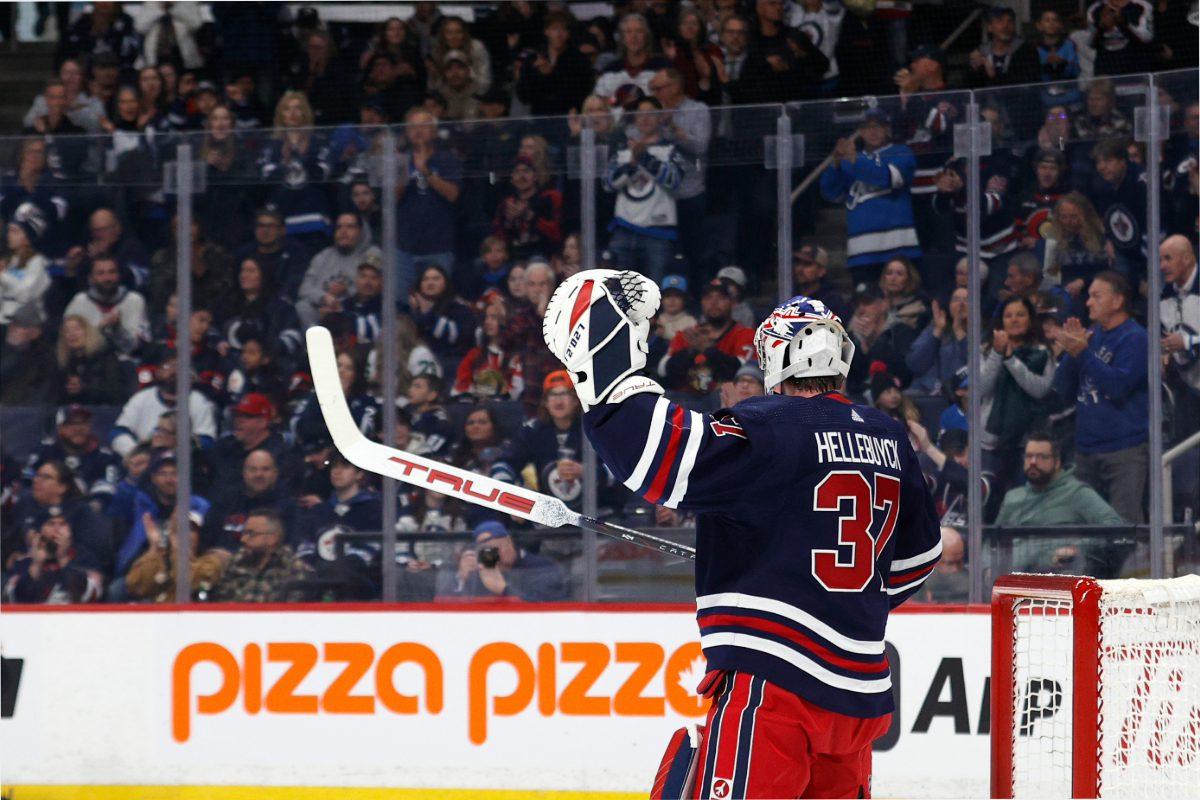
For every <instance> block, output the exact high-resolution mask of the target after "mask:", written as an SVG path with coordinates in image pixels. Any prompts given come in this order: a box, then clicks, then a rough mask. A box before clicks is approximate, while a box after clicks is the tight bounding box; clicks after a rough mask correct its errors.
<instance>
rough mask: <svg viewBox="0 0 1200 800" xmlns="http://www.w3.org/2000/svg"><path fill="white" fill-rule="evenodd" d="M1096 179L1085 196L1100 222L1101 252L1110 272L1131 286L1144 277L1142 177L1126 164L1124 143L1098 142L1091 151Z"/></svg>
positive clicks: (1144, 215) (1120, 140)
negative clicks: (1108, 261) (1103, 240)
mask: <svg viewBox="0 0 1200 800" xmlns="http://www.w3.org/2000/svg"><path fill="white" fill-rule="evenodd" d="M1092 159H1093V160H1094V161H1095V163H1096V177H1095V178H1094V179H1093V180H1092V183H1091V186H1090V187H1089V188H1088V191H1087V195H1088V197H1089V199H1091V201H1092V202H1093V203H1094V204H1095V206H1096V212H1097V213H1098V214H1099V215H1100V219H1102V220H1103V221H1104V234H1105V237H1106V238H1107V239H1108V241H1107V243H1106V245H1105V250H1106V251H1107V252H1108V254H1109V257H1110V258H1111V259H1112V263H1113V269H1115V270H1116V271H1118V272H1121V273H1123V274H1124V275H1125V276H1126V277H1127V278H1128V279H1129V280H1130V281H1131V282H1132V283H1133V284H1134V285H1135V286H1136V285H1137V283H1138V282H1139V281H1140V280H1142V279H1143V278H1144V277H1145V275H1146V256H1145V253H1144V251H1143V249H1142V248H1143V247H1144V246H1145V236H1146V176H1145V173H1144V172H1143V171H1142V169H1141V167H1139V166H1137V165H1136V164H1133V163H1131V162H1130V161H1129V142H1128V140H1126V139H1117V138H1111V139H1102V140H1100V141H1099V142H1098V143H1097V144H1096V146H1095V147H1094V148H1092Z"/></svg>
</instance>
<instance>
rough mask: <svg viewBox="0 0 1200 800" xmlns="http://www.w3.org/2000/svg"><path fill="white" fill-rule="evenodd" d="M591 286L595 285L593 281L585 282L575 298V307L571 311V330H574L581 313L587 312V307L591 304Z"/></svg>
mask: <svg viewBox="0 0 1200 800" xmlns="http://www.w3.org/2000/svg"><path fill="white" fill-rule="evenodd" d="M593 285H595V281H586V282H585V283H584V284H583V288H582V289H580V290H579V295H578V296H577V297H576V298H575V307H574V308H572V309H571V330H574V329H575V323H576V322H579V318H580V317H582V316H583V312H585V311H587V308H588V305H590V304H591V302H592V286H593Z"/></svg>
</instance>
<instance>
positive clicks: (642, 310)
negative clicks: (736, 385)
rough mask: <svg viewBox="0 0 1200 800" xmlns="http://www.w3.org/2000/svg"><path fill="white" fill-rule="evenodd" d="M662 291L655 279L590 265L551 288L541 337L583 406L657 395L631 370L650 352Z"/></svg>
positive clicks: (653, 386)
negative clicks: (552, 292)
mask: <svg viewBox="0 0 1200 800" xmlns="http://www.w3.org/2000/svg"><path fill="white" fill-rule="evenodd" d="M661 300H662V296H661V295H660V293H659V291H658V287H657V286H656V285H655V284H654V281H652V280H650V279H649V278H647V277H645V276H644V275H640V274H638V273H636V272H630V271H628V270H624V271H619V270H613V269H590V270H586V271H584V272H580V273H577V274H575V275H572V276H571V277H569V278H567V279H566V280H565V281H563V282H562V285H561V286H559V287H558V288H557V289H555V290H554V295H553V296H552V297H551V298H550V303H549V305H547V306H546V317H545V319H543V320H542V337H543V338H544V339H545V340H546V346H547V347H549V348H550V352H551V353H553V354H554V355H555V357H557V358H558V360H559V361H561V362H562V363H563V366H564V367H566V369H567V372H568V373H570V375H571V380H572V381H573V382H574V384H575V393H576V394H577V395H578V396H579V402H580V404H581V405H582V406H583V410H584V411H587V410H588V409H589V408H591V407H592V406H595V405H599V404H601V403H619V402H621V401H622V400H624V399H625V398H626V397H629V396H631V395H634V394H639V393H641V392H653V393H655V394H662V392H663V389H662V387H661V386H659V385H658V383H656V382H655V381H653V380H651V379H650V378H647V377H645V376H642V375H637V374H636V373H637V372H638V371H639V370H641V369H644V368H645V366H646V356H647V354H648V353H649V352H650V348H649V346H648V345H647V344H646V341H647V339H649V337H650V318H651V317H653V316H654V314H655V312H657V311H658V306H659V303H660V302H661Z"/></svg>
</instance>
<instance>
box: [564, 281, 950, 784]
mask: <svg viewBox="0 0 1200 800" xmlns="http://www.w3.org/2000/svg"><path fill="white" fill-rule="evenodd" d="M659 299H660V296H659V290H658V287H657V286H656V285H655V284H654V283H653V282H652V281H650V280H649V279H648V278H645V277H643V276H641V275H639V274H637V273H635V272H627V271H615V270H589V271H586V272H581V273H579V274H577V275H574V276H572V277H570V278H568V279H567V280H566V281H564V282H563V284H562V285H561V286H560V287H559V288H558V289H557V290H556V291H555V293H554V296H553V298H552V299H551V301H550V303H549V306H548V308H547V310H546V317H545V321H544V323H543V334H544V336H545V339H546V343H547V345H548V346H549V348H550V350H551V352H553V353H554V355H555V356H557V357H558V359H559V360H560V361H562V363H563V365H564V366H565V367H566V369H567V371H568V372H569V373H570V374H571V377H572V380H573V381H574V383H575V390H576V392H577V394H578V395H579V400H580V402H581V403H582V405H583V408H584V411H585V415H584V418H583V425H584V431H585V432H586V434H587V436H588V438H589V439H590V440H591V442H592V444H593V446H594V447H595V448H596V451H597V453H598V454H599V456H600V458H601V459H602V460H603V461H604V463H605V464H606V465H607V466H608V468H609V469H610V470H612V472H613V473H614V474H615V475H616V476H617V478H618V479H619V480H621V481H623V482H624V484H625V485H626V486H627V487H629V488H630V489H631V490H633V491H635V492H637V493H638V494H640V495H641V496H642V497H644V498H645V499H646V500H647V501H649V502H651V503H655V504H660V505H664V506H667V507H669V508H680V509H687V510H691V511H694V512H696V536H697V546H696V609H697V621H698V623H699V626H700V643H701V645H702V647H703V649H704V654H705V657H706V658H707V660H708V671H707V674H706V675H705V677H704V680H703V681H702V682H701V684H700V687H699V691H700V693H701V694H703V695H705V696H707V697H709V698H711V700H712V705H711V709H710V711H709V714H708V718H707V720H706V724H705V726H704V728H703V729H701V730H700V731H699V732H693V731H688V730H687V729H685V730H681V731H678V732H676V734H675V736H674V737H672V738H671V741H670V744H669V746H668V749H667V753H666V755H665V756H664V758H663V763H662V766H661V768H660V770H659V773H658V776H657V777H656V779H655V784H654V788H653V790H652V796H653V797H672V798H677V797H689V798H721V799H722V800H723V799H724V798H733V797H757V798H764V797H773V798H778V797H869V796H870V787H871V743H872V742H873V741H874V740H875V739H876V738H878V737H879V736H881V735H882V734H883V733H884V732H886V730H887V728H888V725H889V722H890V719H891V712H892V710H893V704H892V685H891V680H890V678H889V670H888V663H887V658H886V657H885V655H884V643H883V639H884V630H885V628H886V625H887V616H888V612H889V611H890V610H891V609H892V608H895V607H896V606H898V605H900V604H901V603H903V602H904V601H905V600H906V599H908V598H909V597H911V596H912V595H913V594H914V593H915V592H916V590H917V589H918V587H919V586H920V585H921V583H922V582H923V581H924V580H925V578H926V577H927V576H928V575H929V573H930V572H931V571H932V570H933V567H934V565H935V564H936V563H937V561H938V558H939V557H940V554H941V540H940V538H939V528H938V521H937V516H936V513H935V511H934V504H933V499H932V497H931V496H930V493H929V490H928V488H927V487H926V485H925V482H924V480H923V478H922V475H921V470H920V468H919V466H918V464H917V460H916V457H915V455H914V453H913V450H912V447H911V446H910V445H909V443H908V435H907V433H906V431H905V430H904V428H903V427H902V426H901V425H900V424H899V423H898V422H895V421H894V420H892V419H890V418H888V417H887V416H885V415H884V414H883V413H882V412H879V411H877V410H875V409H873V408H868V407H865V406H861V405H856V404H854V403H852V402H851V401H850V400H848V399H847V398H846V396H845V395H843V394H842V393H841V388H842V383H843V381H844V380H845V377H846V373H847V372H848V371H849V368H850V361H851V359H852V358H853V357H854V345H853V344H852V343H851V342H850V340H849V338H848V337H847V335H846V332H845V330H844V329H843V327H842V324H841V321H840V320H839V319H838V318H837V316H835V315H834V314H833V313H832V312H830V311H829V310H828V309H826V308H825V306H824V305H822V304H821V303H820V302H818V301H815V300H809V299H808V298H805V297H793V298H792V299H791V300H789V301H787V302H786V303H784V304H783V305H781V306H779V307H778V308H776V309H775V310H774V311H773V312H772V313H771V315H770V316H769V317H767V319H766V320H764V321H763V323H762V324H761V325H760V326H759V328H758V330H757V333H756V338H755V345H756V348H757V351H758V357H759V363H760V365H761V366H762V368H763V371H764V374H765V385H766V389H767V395H766V396H764V397H752V398H749V399H747V400H744V401H742V402H741V403H739V404H737V405H736V406H735V407H733V408H729V409H722V410H720V411H717V412H716V413H715V414H712V415H705V414H700V413H698V412H695V411H690V410H688V409H687V408H685V407H683V406H680V405H677V404H675V403H672V402H670V401H668V400H667V399H666V398H665V397H664V396H663V389H662V387H661V386H660V385H659V384H658V383H656V382H655V381H654V380H653V379H651V378H649V377H646V376H645V375H644V374H642V372H641V370H642V369H643V368H644V367H645V364H646V355H647V346H646V339H647V335H648V333H649V330H650V319H651V317H652V316H653V315H654V313H655V312H656V311H657V309H658V305H659Z"/></svg>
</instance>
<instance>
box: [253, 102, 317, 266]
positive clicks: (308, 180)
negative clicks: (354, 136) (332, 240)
mask: <svg viewBox="0 0 1200 800" xmlns="http://www.w3.org/2000/svg"><path fill="white" fill-rule="evenodd" d="M312 125H313V109H312V106H310V105H309V103H308V98H307V97H305V95H304V94H303V93H302V92H295V91H291V92H284V93H283V96H282V97H280V98H279V102H278V103H277V104H276V106H275V130H274V133H273V136H272V138H271V139H270V141H268V142H267V144H266V146H265V147H264V148H263V150H262V152H261V153H260V154H259V156H258V168H259V175H260V177H261V178H262V180H263V181H264V182H265V183H267V184H268V185H273V186H274V188H273V189H271V190H270V192H269V196H268V200H269V202H270V203H271V204H272V205H274V206H275V207H276V208H278V209H279V213H280V214H282V215H283V221H284V226H285V229H286V231H287V234H288V236H291V237H293V238H294V239H296V240H297V241H300V242H301V243H303V244H305V245H307V246H308V247H309V248H310V249H312V250H317V249H319V248H320V247H321V245H323V244H324V243H325V242H326V241H327V239H328V236H329V234H330V225H329V218H330V214H331V211H332V208H331V206H330V203H329V197H328V195H327V193H326V192H325V188H324V187H323V186H322V185H321V184H322V183H323V182H324V181H326V180H328V179H329V176H330V174H331V172H332V169H333V167H332V165H331V164H330V161H329V149H328V147H327V145H326V144H325V141H324V139H323V138H322V137H321V134H320V132H319V131H316V130H313V129H312Z"/></svg>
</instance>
